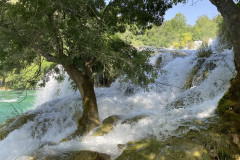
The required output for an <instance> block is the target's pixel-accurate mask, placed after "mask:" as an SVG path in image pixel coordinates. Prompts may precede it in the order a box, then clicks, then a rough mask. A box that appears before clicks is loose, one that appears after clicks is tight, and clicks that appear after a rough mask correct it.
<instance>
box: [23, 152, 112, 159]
mask: <svg viewBox="0 0 240 160" xmlns="http://www.w3.org/2000/svg"><path fill="white" fill-rule="evenodd" d="M23 157H30V158H32V159H29V160H110V156H109V155H107V154H104V153H98V152H94V151H87V150H86V151H69V152H62V153H56V154H54V155H45V154H42V153H38V152H35V153H34V154H33V155H32V156H23ZM20 158H21V157H20ZM19 160H21V159H19Z"/></svg>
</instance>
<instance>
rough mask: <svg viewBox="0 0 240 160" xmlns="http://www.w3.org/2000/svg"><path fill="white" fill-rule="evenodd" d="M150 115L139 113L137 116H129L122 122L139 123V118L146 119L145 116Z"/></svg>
mask: <svg viewBox="0 0 240 160" xmlns="http://www.w3.org/2000/svg"><path fill="white" fill-rule="evenodd" d="M147 117H148V116H147V115H138V116H135V117H132V118H128V119H125V120H124V121H123V122H122V124H133V123H137V122H138V121H139V120H141V119H144V118H147Z"/></svg>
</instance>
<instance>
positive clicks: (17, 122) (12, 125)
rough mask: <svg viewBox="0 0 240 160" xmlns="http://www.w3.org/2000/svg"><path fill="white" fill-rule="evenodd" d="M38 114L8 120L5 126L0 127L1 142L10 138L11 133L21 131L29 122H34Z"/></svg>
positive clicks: (25, 114) (28, 114) (27, 114)
mask: <svg viewBox="0 0 240 160" xmlns="http://www.w3.org/2000/svg"><path fill="white" fill-rule="evenodd" d="M35 116H36V114H32V113H24V114H23V115H19V116H18V117H15V118H12V119H9V120H7V121H6V122H5V123H4V124H3V125H1V126H0V140H3V139H4V138H6V137H7V136H8V134H9V133H11V132H12V131H14V130H15V129H19V128H20V127H22V126H23V125H24V124H26V123H27V122H28V121H32V120H33V119H34V118H35Z"/></svg>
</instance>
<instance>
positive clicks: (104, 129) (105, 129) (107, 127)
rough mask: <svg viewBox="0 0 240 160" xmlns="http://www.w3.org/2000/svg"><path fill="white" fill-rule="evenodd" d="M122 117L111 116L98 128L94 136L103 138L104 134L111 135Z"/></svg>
mask: <svg viewBox="0 0 240 160" xmlns="http://www.w3.org/2000/svg"><path fill="white" fill-rule="evenodd" d="M120 118H121V117H120V116H118V115H113V116H110V117H108V118H106V119H104V120H103V122H102V124H101V125H100V126H99V127H98V129H97V130H96V131H95V132H94V133H93V136H103V135H104V134H107V133H109V132H110V131H111V130H112V129H113V127H114V125H115V123H116V122H117V121H118V120H119V119H120Z"/></svg>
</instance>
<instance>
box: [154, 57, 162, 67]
mask: <svg viewBox="0 0 240 160" xmlns="http://www.w3.org/2000/svg"><path fill="white" fill-rule="evenodd" d="M161 63H162V56H160V57H158V58H157V60H156V62H155V66H156V67H157V68H160V67H161Z"/></svg>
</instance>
